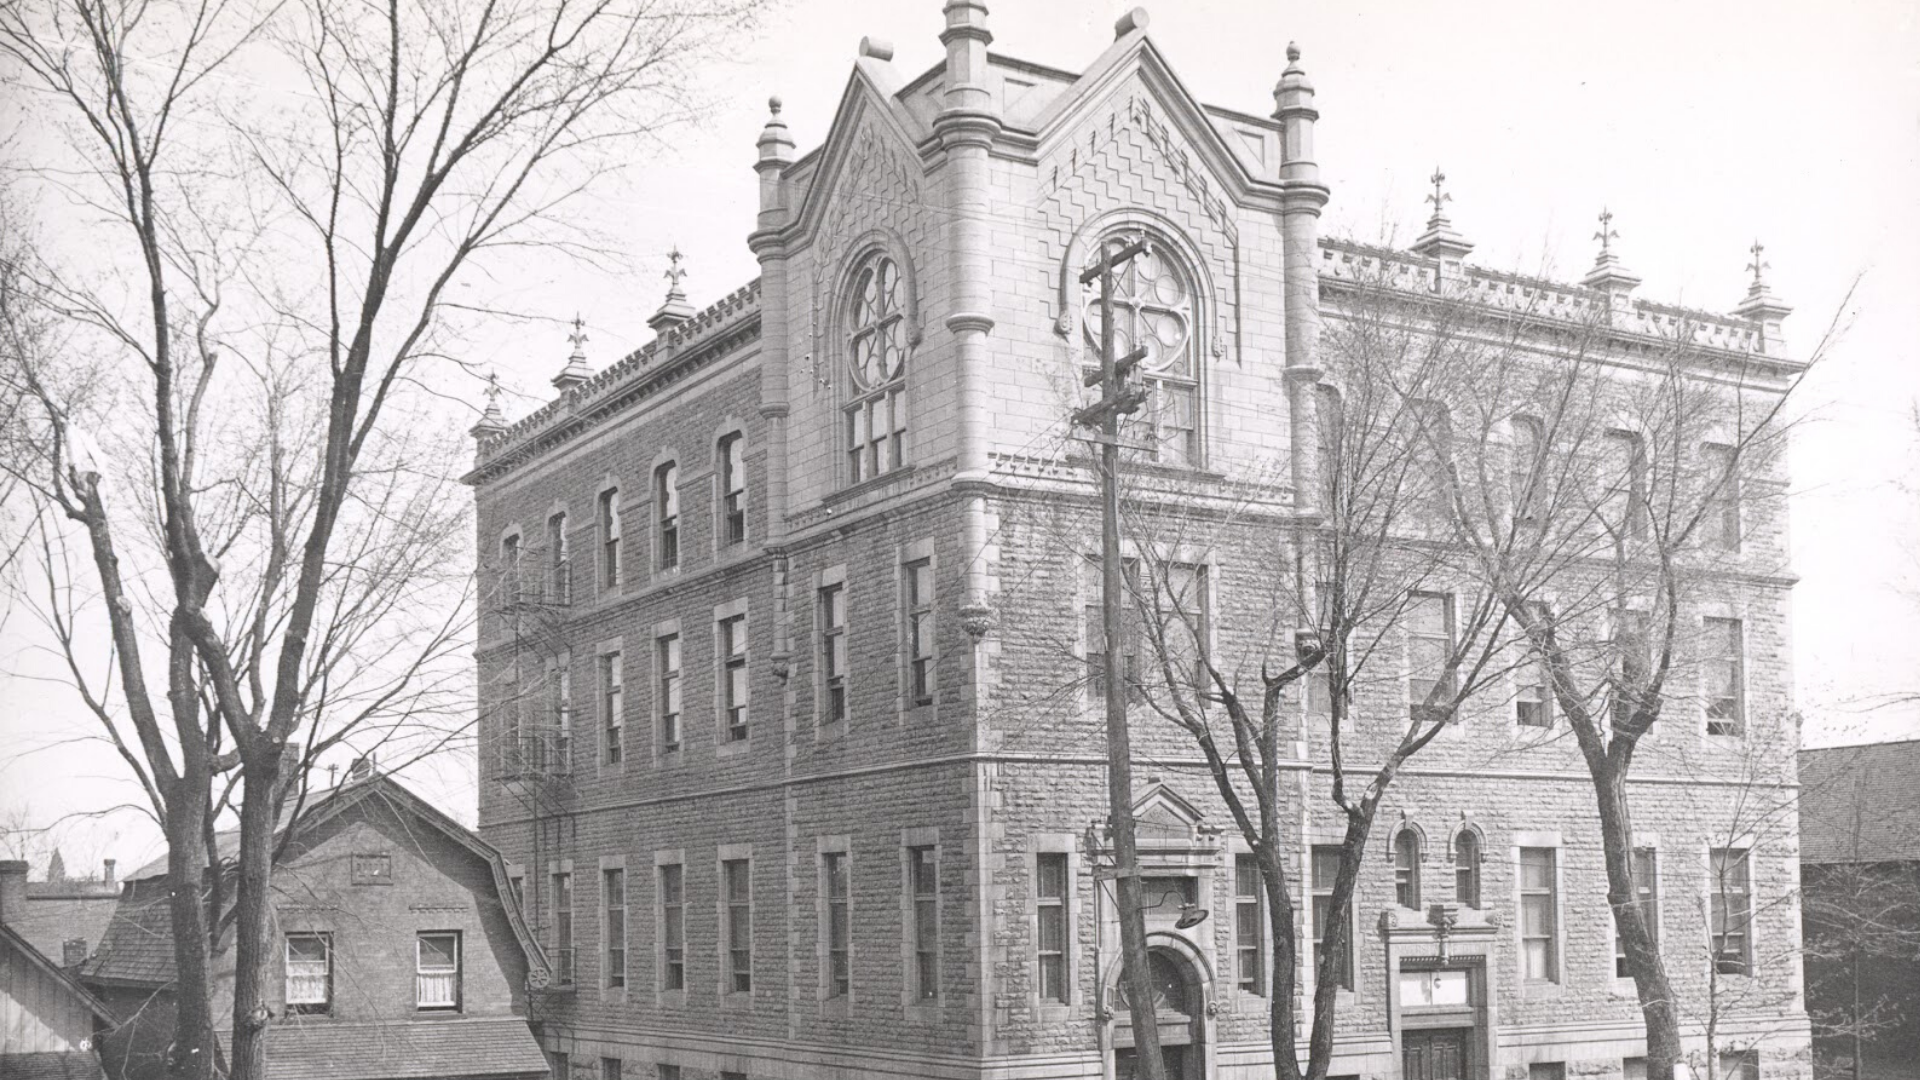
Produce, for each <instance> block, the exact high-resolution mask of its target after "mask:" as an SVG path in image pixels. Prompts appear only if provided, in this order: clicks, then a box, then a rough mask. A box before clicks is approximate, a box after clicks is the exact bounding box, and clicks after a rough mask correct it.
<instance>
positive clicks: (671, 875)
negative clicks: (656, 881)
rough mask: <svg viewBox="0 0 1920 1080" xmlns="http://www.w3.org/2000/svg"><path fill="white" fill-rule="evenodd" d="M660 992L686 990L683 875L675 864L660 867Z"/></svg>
mask: <svg viewBox="0 0 1920 1080" xmlns="http://www.w3.org/2000/svg"><path fill="white" fill-rule="evenodd" d="M660 948H661V952H662V954H663V956H662V959H663V960H664V963H662V964H661V966H660V989H662V990H685V989H686V988H687V893H686V874H685V873H684V868H683V867H681V866H680V865H679V864H678V863H671V864H668V865H665V866H662V867H660Z"/></svg>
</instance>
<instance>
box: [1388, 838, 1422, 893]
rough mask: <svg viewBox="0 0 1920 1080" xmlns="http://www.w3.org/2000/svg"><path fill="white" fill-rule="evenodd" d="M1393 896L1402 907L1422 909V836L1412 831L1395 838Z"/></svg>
mask: <svg viewBox="0 0 1920 1080" xmlns="http://www.w3.org/2000/svg"><path fill="white" fill-rule="evenodd" d="M1393 896H1394V899H1395V900H1396V901H1397V902H1398V903H1399V904H1400V906H1401V907H1404V908H1414V909H1416V910H1417V909H1418V908H1419V907H1420V834H1419V833H1416V832H1414V831H1413V830H1412V829H1401V830H1400V833H1399V835H1397V836H1395V837H1394V838H1393Z"/></svg>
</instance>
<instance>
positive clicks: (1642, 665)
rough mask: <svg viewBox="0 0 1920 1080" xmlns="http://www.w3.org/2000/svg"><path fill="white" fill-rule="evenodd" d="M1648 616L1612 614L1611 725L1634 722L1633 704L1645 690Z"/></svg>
mask: <svg viewBox="0 0 1920 1080" xmlns="http://www.w3.org/2000/svg"><path fill="white" fill-rule="evenodd" d="M1647 624H1648V620H1647V613H1646V612H1644V611H1624V610H1619V611H1615V612H1614V613H1613V653H1614V658H1613V689H1612V694H1611V696H1610V700H1611V702H1612V707H1613V723H1614V726H1616V727H1624V726H1626V725H1627V724H1628V723H1629V722H1630V721H1631V720H1632V719H1633V711H1634V703H1635V701H1636V700H1637V699H1638V697H1639V695H1640V694H1641V693H1643V692H1644V691H1645V690H1646V687H1647V680H1648V679H1649V677H1650V675H1651V668H1652V666H1653V664H1652V657H1651V655H1650V650H1651V649H1652V647H1653V644H1652V641H1651V639H1650V638H1649V636H1648V635H1649V631H1648V625H1647Z"/></svg>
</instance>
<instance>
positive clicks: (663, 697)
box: [653, 634, 680, 755]
mask: <svg viewBox="0 0 1920 1080" xmlns="http://www.w3.org/2000/svg"><path fill="white" fill-rule="evenodd" d="M653 655H654V667H655V669H656V670H657V671H658V672H659V676H660V692H659V694H658V695H656V696H655V698H654V708H655V709H656V710H657V711H658V713H659V728H660V753H661V754H663V755H664V754H673V753H678V752H679V750H680V635H679V634H662V635H661V636H660V637H657V638H655V639H654V642H653Z"/></svg>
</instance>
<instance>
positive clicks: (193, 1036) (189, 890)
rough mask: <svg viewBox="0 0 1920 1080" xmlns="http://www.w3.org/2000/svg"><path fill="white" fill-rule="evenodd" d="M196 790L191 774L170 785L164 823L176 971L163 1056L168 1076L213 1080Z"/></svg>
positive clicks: (202, 802) (215, 1050) (209, 963)
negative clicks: (169, 1034)
mask: <svg viewBox="0 0 1920 1080" xmlns="http://www.w3.org/2000/svg"><path fill="white" fill-rule="evenodd" d="M194 788H195V785H194V783H193V779H192V776H191V774H189V776H188V777H186V778H183V779H182V780H181V781H179V782H178V783H176V784H174V785H173V790H172V791H171V792H169V794H170V795H171V796H172V798H171V799H170V801H169V805H168V811H169V812H168V814H167V821H166V826H167V829H166V831H167V887H168V889H169V893H168V902H167V906H168V909H169V913H170V914H171V915H172V924H173V966H174V986H173V991H174V993H173V999H174V1001H173V1005H174V1034H173V1045H172V1046H170V1047H168V1050H167V1075H169V1076H172V1077H178V1078H180V1080H212V1078H213V1077H214V1076H216V1075H217V1071H216V1066H215V1062H216V1060H217V1058H218V1056H219V1044H218V1043H217V1042H216V1040H215V1039H214V1034H213V1000H212V995H213V956H212V949H211V946H210V944H209V938H208V934H207V928H208V925H209V924H208V919H207V909H206V906H205V903H204V897H203V895H202V894H203V890H204V889H205V887H206V886H205V882H206V876H207V874H208V872H209V871H208V868H207V846H206V840H205V837H204V835H203V833H202V831H201V827H202V825H203V824H204V823H205V821H206V816H207V802H206V799H205V798H204V797H203V796H202V794H201V793H200V792H198V791H196V790H194ZM212 872H213V873H218V872H219V870H218V868H217V867H216V868H215V869H214V870H213V871H212Z"/></svg>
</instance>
